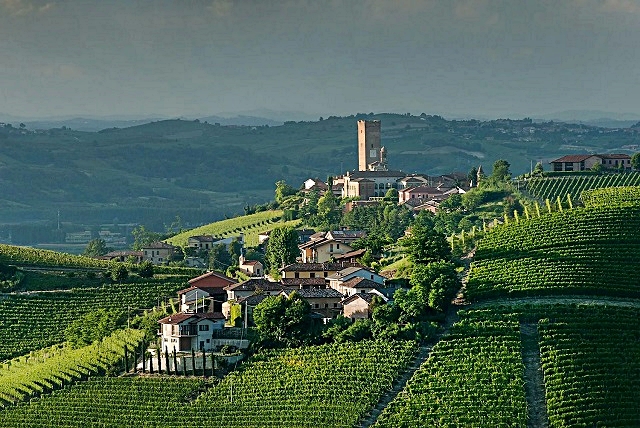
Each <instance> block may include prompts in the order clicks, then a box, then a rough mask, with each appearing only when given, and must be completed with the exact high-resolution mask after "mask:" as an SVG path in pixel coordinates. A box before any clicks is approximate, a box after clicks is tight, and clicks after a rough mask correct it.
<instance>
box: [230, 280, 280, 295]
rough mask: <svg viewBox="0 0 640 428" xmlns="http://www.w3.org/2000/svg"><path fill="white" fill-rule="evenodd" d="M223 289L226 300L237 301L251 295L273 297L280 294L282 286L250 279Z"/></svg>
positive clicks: (267, 281) (276, 283)
mask: <svg viewBox="0 0 640 428" xmlns="http://www.w3.org/2000/svg"><path fill="white" fill-rule="evenodd" d="M224 289H225V291H226V292H227V300H238V299H240V298H241V297H249V296H251V295H253V294H265V295H267V296H275V295H278V294H280V292H281V291H282V290H283V287H282V284H280V283H278V282H273V281H269V280H267V279H265V278H251V279H248V280H246V281H244V282H241V283H238V284H233V285H228V286H226V287H225V288H224Z"/></svg>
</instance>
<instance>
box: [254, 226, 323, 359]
mask: <svg viewBox="0 0 640 428" xmlns="http://www.w3.org/2000/svg"><path fill="white" fill-rule="evenodd" d="M269 239H271V238H269ZM253 320H254V322H255V324H256V327H257V329H258V331H259V332H260V336H261V337H262V339H263V340H265V341H267V342H272V344H273V345H277V344H283V345H286V346H298V345H301V344H302V343H304V342H305V341H306V340H307V339H308V338H309V336H310V333H311V327H312V320H311V305H310V304H309V303H308V302H307V301H306V300H304V299H303V298H302V297H300V295H299V294H298V293H295V292H294V293H291V294H290V295H289V297H288V298H285V297H284V296H270V297H267V298H266V299H264V300H263V301H262V302H260V303H259V304H258V305H257V306H256V307H255V308H254V310H253ZM273 342H276V343H273Z"/></svg>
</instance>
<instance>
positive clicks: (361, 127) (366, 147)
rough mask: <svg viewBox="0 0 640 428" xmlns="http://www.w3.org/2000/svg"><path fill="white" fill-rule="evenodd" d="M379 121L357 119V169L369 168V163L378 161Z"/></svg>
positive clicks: (364, 169) (379, 146) (379, 147)
mask: <svg viewBox="0 0 640 428" xmlns="http://www.w3.org/2000/svg"><path fill="white" fill-rule="evenodd" d="M381 148H382V147H381V145H380V121H379V120H359V121H358V171H367V170H369V165H371V164H373V163H375V162H379V161H380V159H381V158H380V150H381Z"/></svg>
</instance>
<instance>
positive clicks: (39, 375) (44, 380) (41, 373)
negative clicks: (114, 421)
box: [0, 330, 144, 407]
mask: <svg viewBox="0 0 640 428" xmlns="http://www.w3.org/2000/svg"><path fill="white" fill-rule="evenodd" d="M143 337H144V332H142V331H140V330H119V331H116V332H115V333H113V334H112V335H111V336H110V337H107V338H105V339H103V340H102V341H101V342H96V343H94V344H91V345H89V346H85V347H82V348H79V349H71V348H67V347H61V346H54V347H51V348H45V349H42V350H40V351H38V352H32V353H31V355H29V356H26V357H20V358H16V359H14V360H10V361H7V362H6V363H3V364H2V365H1V366H0V407H3V403H7V404H8V403H13V402H16V401H20V400H24V399H26V398H28V397H30V396H33V395H38V394H41V393H44V392H47V391H50V390H53V389H58V388H60V387H62V385H64V384H65V383H68V382H72V381H74V380H76V379H81V378H84V377H86V376H90V375H92V374H96V373H99V372H104V371H107V370H110V369H111V368H112V367H114V366H115V365H116V364H118V363H120V362H121V361H122V359H123V357H124V348H125V346H126V347H127V348H129V349H130V350H131V351H133V349H135V348H136V347H137V346H138V344H139V343H140V341H141V340H142V338H143Z"/></svg>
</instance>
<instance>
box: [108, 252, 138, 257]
mask: <svg viewBox="0 0 640 428" xmlns="http://www.w3.org/2000/svg"><path fill="white" fill-rule="evenodd" d="M143 255H144V252H142V251H111V252H110V253H107V254H105V255H104V257H119V256H136V257H142V256H143Z"/></svg>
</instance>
